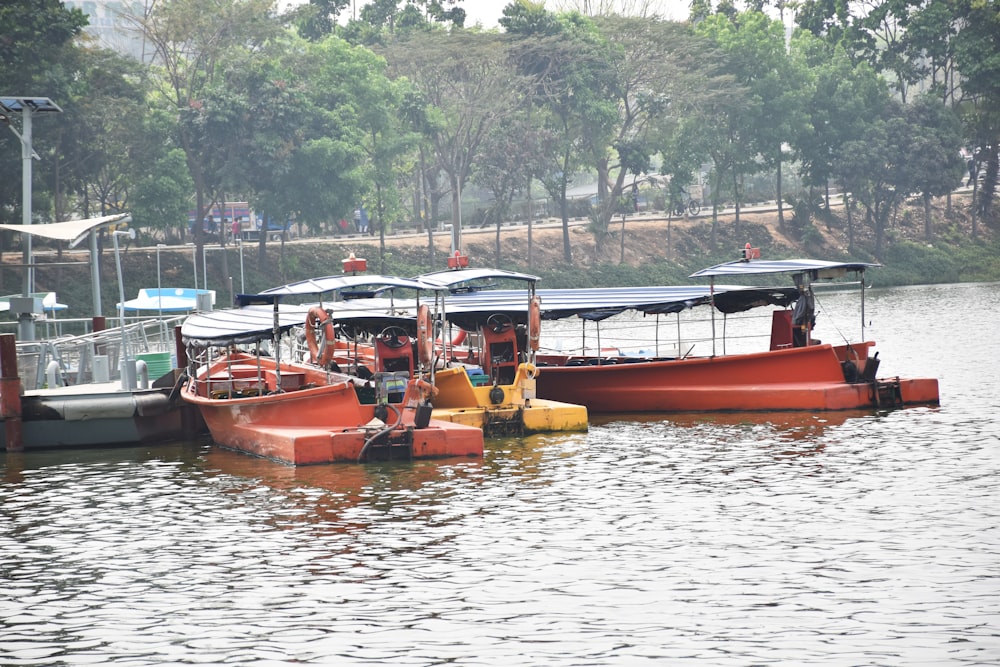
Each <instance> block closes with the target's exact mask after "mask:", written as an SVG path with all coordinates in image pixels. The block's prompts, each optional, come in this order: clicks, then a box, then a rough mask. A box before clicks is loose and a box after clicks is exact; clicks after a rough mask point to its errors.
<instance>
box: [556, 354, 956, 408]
mask: <svg viewBox="0 0 1000 667" xmlns="http://www.w3.org/2000/svg"><path fill="white" fill-rule="evenodd" d="M872 345H873V343H870V342H868V343H864V344H861V345H854V346H851V347H850V348H846V347H844V346H831V345H828V344H823V345H813V346H809V347H801V348H787V349H779V350H771V351H767V352H760V353H752V354H739V355H730V356H717V357H704V358H702V357H699V358H688V359H671V360H629V359H625V358H619V359H615V360H612V361H613V363H609V364H602V365H596V364H595V365H587V362H584V363H583V364H582V365H572V366H568V365H551V366H543V367H542V368H540V373H539V376H538V394H539V395H540V396H544V397H546V398H549V399H554V400H559V401H566V402H571V403H580V404H583V405H585V406H587V408H588V409H589V410H590V411H592V412H611V413H627V412H714V411H764V410H851V409H858V408H878V407H889V406H893V405H912V404H936V403H937V402H938V385H937V380H936V379H900V378H890V379H884V380H870V381H865V380H863V379H862V377H863V374H864V373H863V372H864V369H865V365H866V364H867V363H868V348H869V347H871V346H872ZM847 360H850V362H851V364H853V366H854V368H855V369H856V370H857V371H858V372H859V374H860V375H861V377H858V378H853V377H852V378H851V379H852V380H855V381H852V382H849V381H847V379H846V376H847V375H849V374H851V375H853V374H852V373H848V372H845V368H844V362H845V361H847ZM545 361H546V359H545V358H544V357H540V363H542V364H544V363H545ZM550 361H557V360H554V359H552V358H550ZM563 363H565V362H563ZM876 367H877V366H876Z"/></svg>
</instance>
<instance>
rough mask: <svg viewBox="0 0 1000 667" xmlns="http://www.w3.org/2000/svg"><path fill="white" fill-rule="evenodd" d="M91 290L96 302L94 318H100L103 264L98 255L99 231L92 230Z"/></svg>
mask: <svg viewBox="0 0 1000 667" xmlns="http://www.w3.org/2000/svg"><path fill="white" fill-rule="evenodd" d="M89 240H90V289H91V291H92V300H93V302H94V317H100V316H101V315H102V314H103V313H102V312H101V264H100V256H99V255H98V254H97V230H96V229H91V230H90V239H89Z"/></svg>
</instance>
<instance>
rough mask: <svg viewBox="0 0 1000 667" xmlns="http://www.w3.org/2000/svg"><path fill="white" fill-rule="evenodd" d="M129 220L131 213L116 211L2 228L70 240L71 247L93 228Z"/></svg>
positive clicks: (48, 237)
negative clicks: (102, 214)
mask: <svg viewBox="0 0 1000 667" xmlns="http://www.w3.org/2000/svg"><path fill="white" fill-rule="evenodd" d="M129 222H132V214H131V213H116V214H115V215H105V216H102V217H100V218H87V219H85V220H67V221H66V222H49V223H45V224H41V225H0V229H6V230H9V231H12V232H21V233H22V234H31V235H32V236H41V237H43V238H46V239H52V240H54V241H69V242H70V243H69V247H70V248H72V247H73V246H75V245H76V244H78V243H79V242H80V241H82V240H83V239H84V238H86V236H87V234H89V233H90V230H92V229H96V228H98V227H101V226H102V225H113V224H121V223H129Z"/></svg>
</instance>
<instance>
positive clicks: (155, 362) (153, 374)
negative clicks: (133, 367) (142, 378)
mask: <svg viewBox="0 0 1000 667" xmlns="http://www.w3.org/2000/svg"><path fill="white" fill-rule="evenodd" d="M135 360H136V361H139V360H142V361H145V362H146V369H147V370H148V371H149V380H150V382H154V381H156V380H159V379H160V378H161V377H163V376H164V375H166V374H167V373H170V372H171V371H173V370H174V369H173V363H171V361H170V353H169V352H141V353H139V354H137V355H135Z"/></svg>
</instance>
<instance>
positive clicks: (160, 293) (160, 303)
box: [156, 243, 166, 320]
mask: <svg viewBox="0 0 1000 667" xmlns="http://www.w3.org/2000/svg"><path fill="white" fill-rule="evenodd" d="M165 247H166V246H165V245H164V244H162V243H157V244H156V305H157V306H158V307H159V311H160V319H161V320H162V319H163V286H162V285H161V284H160V248H165Z"/></svg>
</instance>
